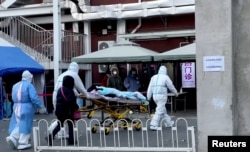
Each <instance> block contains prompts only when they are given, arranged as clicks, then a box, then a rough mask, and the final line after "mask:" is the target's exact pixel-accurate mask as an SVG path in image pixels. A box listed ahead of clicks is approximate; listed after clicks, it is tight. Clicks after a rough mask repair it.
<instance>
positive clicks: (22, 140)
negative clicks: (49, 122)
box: [6, 70, 46, 150]
mask: <svg viewBox="0 0 250 152" xmlns="http://www.w3.org/2000/svg"><path fill="white" fill-rule="evenodd" d="M32 78H33V75H32V74H31V73H30V72H29V71H27V70H25V71H24V72H23V73H22V80H21V81H19V82H17V83H16V84H14V85H13V87H12V100H13V103H14V105H13V113H12V116H11V120H10V124H9V134H10V135H9V136H8V137H6V141H7V143H8V144H9V145H10V146H11V148H13V149H19V150H22V149H27V148H30V147H31V144H30V143H29V140H30V135H31V130H32V127H33V118H34V115H35V108H39V109H40V113H45V112H46V109H45V107H43V106H42V103H41V101H40V99H39V97H38V94H37V92H36V89H35V87H34V86H33V84H32V83H31V82H32Z"/></svg>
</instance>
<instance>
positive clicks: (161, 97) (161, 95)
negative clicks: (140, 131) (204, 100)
mask: <svg viewBox="0 0 250 152" xmlns="http://www.w3.org/2000/svg"><path fill="white" fill-rule="evenodd" d="M168 89H169V90H170V91H171V92H173V93H174V94H175V96H178V92H177V90H176V88H175V86H174V85H173V83H172V81H171V79H170V78H169V76H168V75H167V68H166V67H165V66H160V68H159V70H158V74H155V75H154V76H152V78H151V79H150V82H149V86H148V89H147V99H148V100H150V99H151V97H153V100H154V102H155V104H156V111H155V114H154V116H153V118H152V120H151V122H150V129H151V130H157V127H158V126H159V122H160V119H161V118H163V124H164V126H165V127H172V126H173V124H174V122H173V121H171V118H170V117H169V115H168V114H167V110H166V106H165V104H166V103H167V99H168Z"/></svg>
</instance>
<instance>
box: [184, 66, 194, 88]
mask: <svg viewBox="0 0 250 152" xmlns="http://www.w3.org/2000/svg"><path fill="white" fill-rule="evenodd" d="M181 69H182V70H181V71H182V88H195V63H194V62H184V63H182V65H181Z"/></svg>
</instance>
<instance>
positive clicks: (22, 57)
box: [0, 46, 44, 76]
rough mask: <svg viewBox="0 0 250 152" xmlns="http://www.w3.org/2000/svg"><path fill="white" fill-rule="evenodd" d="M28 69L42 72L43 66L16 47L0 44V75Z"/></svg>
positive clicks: (33, 71)
mask: <svg viewBox="0 0 250 152" xmlns="http://www.w3.org/2000/svg"><path fill="white" fill-rule="evenodd" d="M24 70H29V71H30V72H31V73H43V72H44V68H43V67H42V66H41V65H40V64H39V63H38V62H37V61H35V60H33V59H32V58H31V57H30V56H29V55H27V54H26V53H25V52H23V51H22V50H21V49H20V48H18V47H11V46H0V76H4V75H7V74H16V73H20V72H23V71H24Z"/></svg>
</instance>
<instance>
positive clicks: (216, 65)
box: [203, 56, 225, 71]
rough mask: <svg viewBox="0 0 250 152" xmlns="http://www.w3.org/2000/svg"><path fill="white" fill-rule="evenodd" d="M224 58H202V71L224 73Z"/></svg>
mask: <svg viewBox="0 0 250 152" xmlns="http://www.w3.org/2000/svg"><path fill="white" fill-rule="evenodd" d="M224 67H225V65H224V56H204V57H203V71H224Z"/></svg>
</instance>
